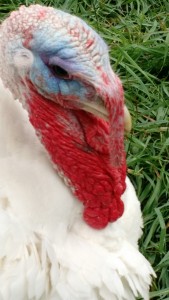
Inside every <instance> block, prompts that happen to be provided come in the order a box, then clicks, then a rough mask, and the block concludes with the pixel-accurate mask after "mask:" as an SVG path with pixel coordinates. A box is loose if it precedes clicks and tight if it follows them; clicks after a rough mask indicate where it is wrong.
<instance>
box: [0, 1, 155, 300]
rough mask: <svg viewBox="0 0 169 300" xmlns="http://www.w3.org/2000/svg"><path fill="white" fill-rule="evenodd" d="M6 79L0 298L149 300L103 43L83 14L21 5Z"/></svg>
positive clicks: (123, 111)
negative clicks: (83, 19) (81, 17)
mask: <svg viewBox="0 0 169 300" xmlns="http://www.w3.org/2000/svg"><path fill="white" fill-rule="evenodd" d="M0 77H1V79H2V81H1V82H0V120H1V127H0V166H1V167H0V300H16V299H17V300H45V299H46V300H134V299H136V298H137V297H138V296H141V297H142V298H143V299H144V300H148V299H149V296H148V294H149V287H150V284H151V278H152V276H155V274H154V271H153V269H152V267H151V266H150V264H149V262H148V261H147V260H146V259H145V258H144V257H143V255H142V254H141V253H140V252H139V250H138V239H139V238H140V236H141V234H142V229H141V228H142V215H141V210H140V203H139V201H138V199H137V196H136V194H135V191H134V188H133V186H132V184H131V182H130V180H129V178H128V177H126V160H125V152H124V145H123V142H124V136H123V135H124V126H125V127H126V128H127V129H129V127H130V120H128V110H127V108H126V107H125V106H124V102H123V89H122V85H121V82H120V80H119V78H118V77H117V76H116V75H115V73H114V72H113V70H112V69H111V67H110V63H109V56H108V48H107V46H106V44H105V43H104V41H103V40H102V39H101V38H100V36H99V35H98V34H97V33H96V32H95V31H94V30H93V29H91V28H90V27H89V26H88V25H87V24H86V23H85V22H83V21H82V20H81V19H80V18H78V17H76V16H72V15H69V14H68V13H65V12H62V11H59V10H56V9H54V8H51V7H45V6H40V5H31V6H29V7H25V6H21V7H20V8H19V10H18V11H15V12H12V13H11V15H10V16H9V17H8V18H7V19H6V20H5V21H4V22H3V23H2V25H1V28H0ZM17 99H19V100H17ZM124 115H125V116H124ZM126 116H127V117H126Z"/></svg>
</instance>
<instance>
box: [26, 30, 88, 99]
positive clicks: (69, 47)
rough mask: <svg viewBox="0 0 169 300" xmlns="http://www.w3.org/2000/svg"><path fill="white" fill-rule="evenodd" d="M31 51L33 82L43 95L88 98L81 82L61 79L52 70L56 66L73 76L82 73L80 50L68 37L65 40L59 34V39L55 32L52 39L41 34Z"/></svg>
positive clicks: (37, 33) (31, 75)
mask: <svg viewBox="0 0 169 300" xmlns="http://www.w3.org/2000/svg"><path fill="white" fill-rule="evenodd" d="M63 34H65V33H63ZM31 50H32V53H33V55H34V61H33V65H32V67H31V70H30V79H31V81H32V83H33V84H34V85H36V86H37V87H38V90H39V92H40V93H41V94H43V95H44V96H45V95H46V93H47V94H48V95H50V94H56V95H57V94H58V93H59V94H62V95H63V96H64V95H66V96H67V95H73V96H75V97H78V98H79V100H84V99H85V98H86V97H87V94H88V90H87V88H86V86H85V85H84V84H83V83H82V82H80V81H79V80H76V79H73V78H71V77H70V78H66V79H65V78H64V76H63V78H61V77H60V76H58V75H57V74H55V73H54V72H53V70H52V68H53V66H59V67H60V68H63V69H64V70H65V71H66V72H67V73H68V74H70V76H71V74H77V73H78V74H79V73H80V72H81V71H83V69H82V68H83V67H82V65H81V64H80V62H78V55H77V49H76V47H74V45H73V43H72V42H71V41H70V37H69V36H66V34H65V36H64V37H63V35H62V34H61V32H60V31H59V35H58V34H57V32H56V33H55V35H54V36H53V35H52V37H51V36H50V37H49V36H47V35H46V34H45V31H44V30H42V31H38V32H36V33H35V34H34V38H33V41H32V42H31Z"/></svg>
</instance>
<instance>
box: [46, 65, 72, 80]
mask: <svg viewBox="0 0 169 300" xmlns="http://www.w3.org/2000/svg"><path fill="white" fill-rule="evenodd" d="M50 68H51V70H52V73H53V74H54V75H55V76H57V77H59V78H63V79H70V75H69V73H68V72H67V71H66V70H64V69H63V68H61V67H59V66H56V65H50Z"/></svg>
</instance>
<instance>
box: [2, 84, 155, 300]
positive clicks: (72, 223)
mask: <svg viewBox="0 0 169 300" xmlns="http://www.w3.org/2000/svg"><path fill="white" fill-rule="evenodd" d="M0 103H1V105H0V119H1V128H0V141H1V144H0V164H1V168H0V228H1V229H0V241H1V243H0V268H1V272H0V287H1V288H0V299H2V300H8V299H10V300H14V299H17V300H26V299H29V300H30V299H36V300H40V299H47V300H49V299H56V300H75V299H78V300H83V299H84V300H87V299H88V300H89V299H90V300H94V299H105V300H109V299H111V300H114V299H119V300H122V299H127V300H129V299H135V297H136V296H137V294H138V293H140V294H141V295H142V296H143V297H144V299H148V287H149V284H150V281H151V279H150V274H153V270H152V268H151V267H150V265H149V263H148V262H147V261H146V259H145V258H144V257H143V256H142V255H141V254H140V253H139V251H138V246H137V241H138V239H139V237H140V236H141V227H142V217H141V211H140V204H139V201H138V199H137V197H136V194H135V191H134V188H133V186H132V184H131V182H130V180H129V179H128V178H126V183H127V189H126V191H125V193H124V195H123V201H124V204H125V212H124V214H123V216H122V217H121V218H120V219H119V220H117V221H116V222H115V223H112V224H109V225H108V227H106V229H104V230H101V231H96V230H94V229H92V228H90V227H89V226H88V225H87V224H85V222H84V221H83V220H82V212H81V211H82V204H81V203H79V202H78V201H77V200H76V199H75V198H74V196H73V194H72V193H71V191H70V189H69V187H67V186H66V185H65V182H64V178H62V179H61V178H60V176H58V175H57V173H56V172H55V170H54V168H53V166H52V164H51V162H50V160H49V158H48V156H47V154H46V151H45V150H44V148H43V146H42V145H41V143H40V142H39V140H38V139H37V137H36V135H35V132H34V129H33V127H32V126H31V125H30V122H29V120H28V115H27V112H26V111H25V110H23V108H22V106H21V104H20V103H19V101H14V99H13V97H12V95H11V93H10V92H9V91H8V90H7V89H5V88H4V86H3V84H2V82H1V83H0Z"/></svg>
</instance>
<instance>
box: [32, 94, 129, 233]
mask: <svg viewBox="0 0 169 300" xmlns="http://www.w3.org/2000/svg"><path fill="white" fill-rule="evenodd" d="M32 90H33V89H32ZM27 103H28V105H29V118H30V122H31V123H32V125H33V126H34V128H35V130H36V133H37V134H38V136H40V140H41V142H42V144H43V145H44V146H45V148H46V149H47V151H48V153H49V154H50V157H51V159H52V161H53V163H54V164H56V165H57V166H58V167H59V169H60V170H62V171H63V173H64V176H65V177H67V178H68V179H69V181H70V182H71V186H73V188H74V194H75V196H76V197H77V198H78V199H79V200H80V201H81V202H82V203H83V205H84V214H83V217H84V220H85V221H86V223H87V224H88V225H90V226H92V227H93V228H96V229H102V228H104V227H106V226H107V224H108V223H109V222H113V221H116V220H117V219H118V218H119V217H121V216H122V214H123V211H124V204H123V202H122V200H121V195H122V194H123V192H124V190H125V187H126V186H125V177H126V165H125V164H123V165H122V166H120V167H117V168H113V167H112V166H111V162H110V155H109V144H108V143H109V126H108V124H107V123H106V122H104V121H102V120H100V119H96V118H95V117H93V116H92V115H91V114H88V113H86V112H84V111H81V110H79V111H78V110H77V111H75V110H74V111H73V110H72V111H71V110H68V109H64V108H63V107H62V106H60V105H58V104H55V103H54V102H52V101H50V100H47V99H46V98H43V96H41V95H39V94H37V93H36V92H32V98H31V99H29V100H28V102H27ZM124 161H125V159H124ZM56 197H57V195H56Z"/></svg>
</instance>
